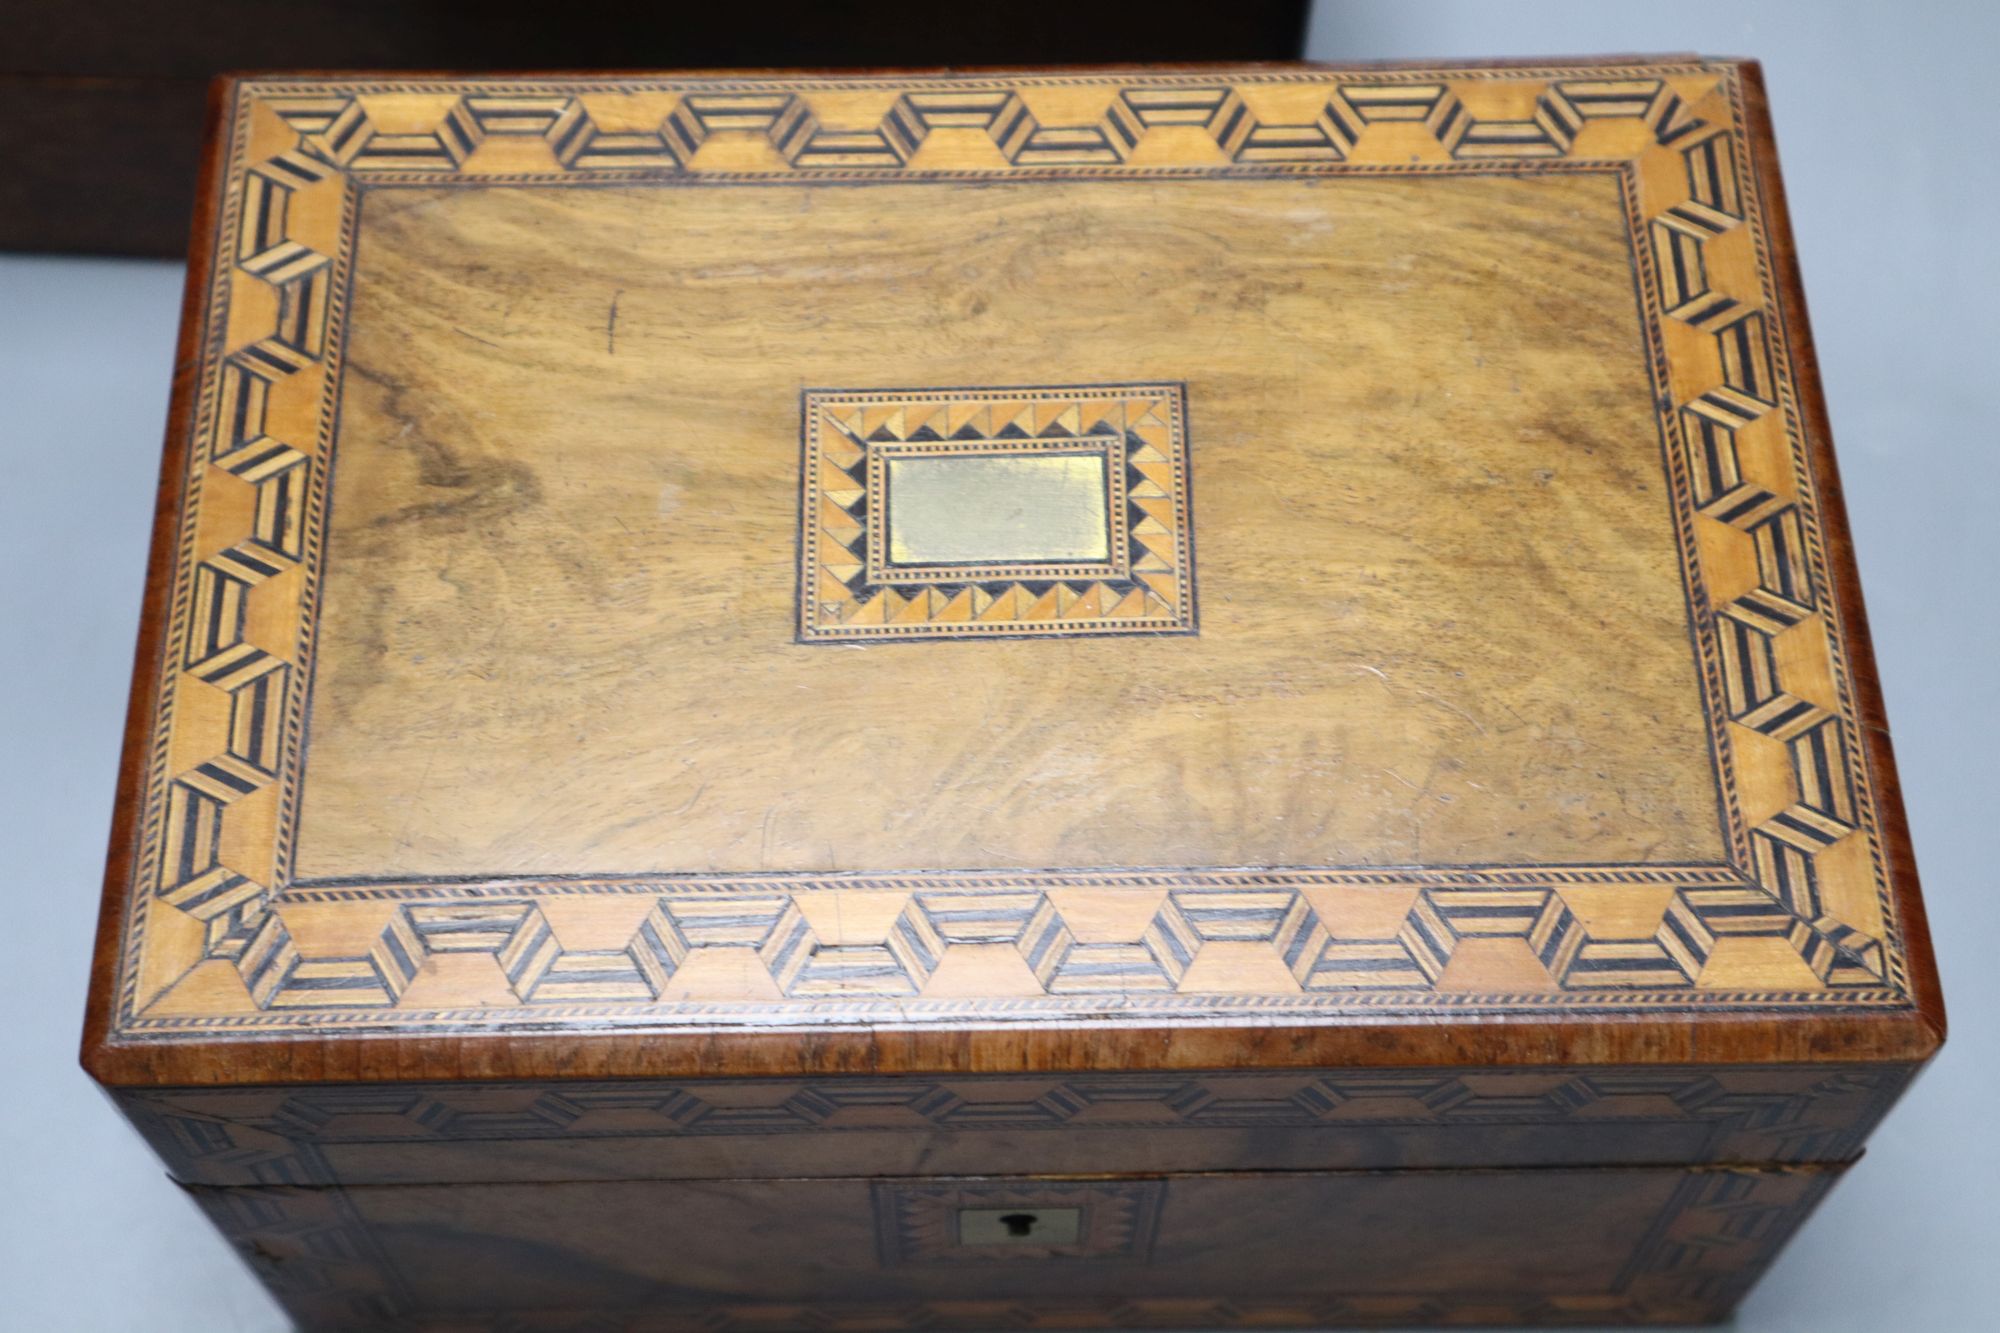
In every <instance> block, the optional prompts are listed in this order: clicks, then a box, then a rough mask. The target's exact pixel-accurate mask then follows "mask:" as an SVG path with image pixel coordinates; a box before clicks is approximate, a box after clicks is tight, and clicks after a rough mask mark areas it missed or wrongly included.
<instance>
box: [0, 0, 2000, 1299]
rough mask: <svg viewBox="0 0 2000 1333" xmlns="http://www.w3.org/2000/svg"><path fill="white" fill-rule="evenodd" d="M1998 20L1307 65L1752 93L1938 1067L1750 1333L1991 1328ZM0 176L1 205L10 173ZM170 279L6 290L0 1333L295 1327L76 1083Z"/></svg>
mask: <svg viewBox="0 0 2000 1333" xmlns="http://www.w3.org/2000/svg"><path fill="white" fill-rule="evenodd" d="M1996 45H2000V10H1996V8H1994V7H1992V6H1990V5H1983V4H1982V5H1977V6H1975V5H1972V4H1952V3H1946V2H1944V0H1938V2H1936V3H1928V4H1924V3H1902V4H1886V3H1882V2H1881V0H1868V2H1866V3H1861V2H1848V3H1839V4H1817V5H1814V4H1805V3H1799V4H1779V3H1747V2H1745V0H1738V2H1737V3H1712V2H1708V0H1703V2H1699V3H1697V2H1695V0H1676V2H1675V3H1670V4H1656V5H1646V6H1640V5H1632V4H1613V3H1604V2H1603V0H1598V2H1596V3H1592V2H1590V0H1571V2H1569V3H1554V2H1541V3H1537V2H1535V0H1515V2H1514V3H1508V4H1478V3H1437V2H1418V3H1389V2H1386V0H1385V2H1382V3H1376V2H1374V0H1369V2H1365V3H1364V2H1361V0H1350V2H1348V3H1339V2H1337V0H1335V2H1327V0H1323V2H1322V3H1321V5H1320V7H1319V10H1318V12H1317V14H1316V15H1315V20H1314V25H1313V30H1312V43H1311V53H1312V55H1313V56H1314V57H1315V58H1319V59H1329V60H1331V59H1365V58H1372V57H1425V56H1501V55H1524V56H1534V55H1552V54H1574V53H1580V52H1588V53H1601V52H1615V51H1685V50H1699V51H1704V52H1708V53H1712V54H1726V55H1754V56H1758V57H1760V58H1762V59H1763V60H1764V61H1765V63H1766V71H1767V74H1768V76H1769V80H1770V86H1771V96H1772V102H1773V106H1774V110H1775V116H1776V120H1777V128H1778V137H1779V141H1780V143H1781V144H1782V145H1783V148H1784V155H1785V168H1786V178H1787V182H1788V184H1789V187H1790V192H1791V200H1792V212H1793V216H1794V220H1795V223H1796V227H1797V237H1798V246H1799V252H1800V254H1801V256H1802V260H1803V264H1804V268H1805V280H1806V289H1807V292H1808V295H1809V298H1810V300H1811V303H1812V311H1813V317H1814V318H1813V324H1814V329H1815V332H1816V334H1817V336H1818V342H1819V350H1820V355H1821V359H1822V367H1823V369H1824V372H1825V378H1826V383H1827V389H1828V393H1829V396H1830V398H1831V404H1832V413H1833V422H1834V429H1835V433H1836V436H1837V438H1838V442H1839V449H1840V456H1841V460H1842V463H1843V467H1844V472H1845V476H1846V480H1847V491H1848V499H1849V504H1850V506H1851V510H1852V518H1853V524H1854V530H1855V540H1856V544H1857V546H1858V547H1859V551H1860V559H1861V569H1862V576H1863V580H1864V582H1865V584H1866V589H1867V596H1868V603H1869V609H1870V611H1871V613H1872V619H1873V622H1874V628H1875V641H1876V647H1877V651H1878V653H1879V655H1880V658H1881V668H1882V677H1883V681H1884V685H1885V688H1886V690H1887V693H1888V705H1889V715H1890V718H1891V722H1892V725H1893V729H1894V732H1895V736H1896V743H1897V753H1898V757H1899V759H1900V760H1901V765H1902V774H1903V780H1904V787H1905V791H1906V794H1907V797H1908V801H1909V813H1910V821H1911V824H1912V826H1913V828H1914V831H1915V836H1916V844H1917V851H1918V857H1919V861H1920V863H1921V866H1922V869H1923V872H1924V875H1925V881H1926V887H1927V889H1928V897H1929V901H1930V909H1931V922H1932V927H1933V930H1934V932H1935V934H1936V937H1937V944H1938V952H1939V954H1940V965H1941V967H1942V969H1943V972H1944V975H1945V984H1946V991H1947V994H1948V998H1949V1001H1950V1004H1951V1007H1952V1011H1953V1016H1954V1020H1955V1027H1956V1030H1957V1035H1956V1037H1955V1038H1954V1039H1953V1044H1952V1045H1951V1046H1950V1047H1949V1048H1948V1049H1947V1050H1946V1052H1945V1054H1944V1056H1943V1057H1942V1059H1941V1060H1940V1061H1939V1063H1938V1065H1937V1066H1936V1067H1935V1068H1934V1069H1933V1070H1932V1072H1931V1073H1930V1074H1929V1075H1928V1076H1927V1077H1926V1078H1925V1079H1924V1080H1923V1081H1922V1082H1921V1083H1920V1084H1919V1085H1918V1087H1917V1088H1916V1090H1915V1091H1914V1092H1912V1093H1911V1094H1910V1096H1909V1097H1908V1098H1907V1099H1906V1101H1905V1103H1904V1104H1903V1106H1902V1107H1901V1108H1900V1109H1899V1110H1898V1111H1897V1112H1896V1113H1895V1115H1894V1116H1893V1117H1892V1118H1891V1119H1890V1121H1889V1123H1888V1124H1887V1126H1886V1127H1885V1128H1884V1129H1883V1130H1882V1132H1881V1133H1880V1135H1878V1136H1877V1138H1876V1140H1875V1142H1874V1146H1873V1148H1872V1150H1871V1152H1870V1155H1869V1158H1868V1160H1867V1161H1866V1162H1865V1163H1864V1164H1863V1165H1862V1166H1861V1167H1859V1168H1858V1169H1856V1170H1855V1171H1854V1172H1853V1173H1852V1174H1851V1175H1850V1176H1849V1178H1848V1179H1847V1180H1846V1181H1845V1182H1844V1183H1843V1184H1842V1185H1841V1187H1840V1188H1839V1189H1838V1190H1836V1191H1835V1192H1834V1194H1833V1195H1832V1197H1831V1198H1830V1199H1829V1200H1828V1202H1827V1204H1826V1205H1825V1207H1824V1208H1823V1209H1822V1210H1821V1212H1820V1214H1819V1216H1818V1217H1817V1219H1815V1221H1814V1222H1813V1223H1812V1224H1811V1225H1810V1226H1809V1227H1808V1228H1807V1229H1806V1231H1805V1232H1804V1233H1803V1234H1802V1235H1801V1236H1800V1238H1799V1239H1798V1240H1797V1242H1796V1243H1795V1244H1794V1245H1793V1246H1792V1247H1791V1248H1790V1250H1789V1251H1788V1252H1787V1253H1786V1255H1785V1256H1784V1258H1783V1259H1782V1260H1781V1261H1780V1263H1779V1265H1778V1267H1777V1269H1776V1271H1774V1272H1773V1274H1772V1275H1771V1277H1770V1279H1769V1280H1768V1281H1767V1282H1765V1284H1764V1285H1763V1286H1762V1287H1761V1288H1760V1289H1759V1290H1758V1291H1757V1292H1756V1294H1755V1295H1753V1296H1752V1297H1751V1298H1750V1300H1749V1302H1748V1303H1747V1304H1746V1306H1745V1307H1744V1310H1743V1313H1742V1315H1741V1318H1740V1320H1739V1325H1738V1326H1739V1327H1740V1328H1742V1329H1744V1330H1748V1331H1754V1333H1780V1331H1781V1330H1800V1331H1801V1333H1804V1331H1806V1330H1810V1331H1811V1333H1845V1331H1846V1330H1857V1331H1858V1330H1877V1329H1924V1330H1933V1331H1946V1333H1949V1331H1951V1330H1974V1329H1989V1328H1994V1327H1996V1326H2000V1315H1996V1313H1995V1312H1996V1310H2000V1301H1996V1292H1995V1290H1994V1287H1995V1273H1996V1269H2000V1253H1996V1250H2000V1225H1996V1218H2000V1205H1996V1201H1995V1199H1994V1195H1995V1192H1996V1188H2000V1170H1996V1149H1995V1144H1996V1140H2000V1126H1996V1125H1995V1124H1994V1112H1995V1109H1996V1093H2000V1087H1996V1077H1995V1072H1994V1071H1995V1066H1996V1057H1997V1056H2000V1045H1996V1041H1995V1037H1994V1032H1993V1020H1994V1016H1995V1014H1996V1012H2000V983H1996V971H1997V970H2000V969H1996V967H1995V963H1994V958H1995V955H1994V953H1993V952H1992V950H1994V949H1995V948H1996V945H2000V911H1996V906H1995V901H1996V897H1995V892H1994V888H1993V886H1992V883H1991V880H1992V878H1993V875H1992V866H1993V865H1994V862H1995V856H1994V854H1993V852H1992V850H1991V849H1989V848H1988V847H1987V845H1986V841H1985V835H1986V834H1987V833H1988V832H1989V831H1991V830H1989V829H1988V828H1987V827H1986V821H1988V820H1997V821H2000V813H1996V811H1995V809H1994V800H1995V795H1996V790H2000V784H1996V782H1995V780H1994V769H1995V763H1996V756H2000V725H1996V722H1995V711H1996V705H2000V688H1996V684H1995V680H1996V671H1995V663H1996V656H2000V631H1996V627H1995V618H1994V614H1993V608H1994V596H1993V592H1992V580H1991V571H1992V569H1993V568H1994V567H1995V564H1996V562H2000V524H1996V523H1995V522H1994V519H1993V515H1994V513H1995V512H1996V495H1995V490H1996V486H2000V462H1996V457H1995V451H1996V449H1997V448H2000V440H1996V438H1995V431H1994V426H1995V416H1996V413H1995V401H1996V399H1995V389H1994V379H1995V377H1996V369H1997V368H1996V365H1995V347H1996V341H1995V336H1994V335H1995V332H1996V316H1995V306H1994V297H1995V291H1994V281H1993V279H1994V273H1995V257H1994V256H1995V246H1994V244H1993V236H1992V224H1991V221H1990V219H1991V215H1992V213H1993V212H1994V210H1995V208H1996V205H2000V189H1996V184H2000V182H1996V166H1995V162H1996V154H1995V151H1994V148H1993V145H1992V143H1991V139H1992V136H1993V133H1994V131H1993V125H1994V112H1995V106H1996V102H1997V101H2000V98H1996V95H1995V94H1994V93H1993V91H1992V90H1991V88H1990V86H1989V84H1990V80H1991V76H1990V73H1989V71H1990V69H1991V68H1992V64H1993V53H1994V51H1995V49H1996ZM5 165H6V164H4V163H0V171H3V170H5ZM179 281H180V275H179V270H178V268H177V267H176V266H173V265H168V264H146V263H126V262H117V261H86V260H51V259H29V258H20V257H8V256H0V546H3V547H4V553H0V568H4V569H6V570H7V571H8V575H7V577H6V578H4V579H0V849H4V852H5V855H6V866H7V871H8V874H7V878H6V881H5V883H4V885H0V893H4V894H5V895H7V900H6V906H5V909H4V912H0V920H4V921H5V922H6V923H7V927H8V938H6V939H5V941H4V943H0V948H4V950H5V953H6V957H7V965H6V966H5V967H4V968H0V1015H4V1016H5V1023H4V1026H0V1070H4V1071H5V1072H4V1074H0V1079H4V1084H5V1095H4V1096H0V1144H4V1149H3V1150H0V1151H4V1156H0V1327H4V1328H20V1329H24V1330H27V1329H35V1330H43V1329H51V1330H68V1329H74V1330H85V1331H89V1330H122V1329H144V1330H149V1331H152V1333H177V1331H180V1330H186V1331H187V1333H230V1331H242V1333H249V1331H252V1330H257V1331H262V1330H274V1329H278V1328H281V1327H283V1324H282V1321H281V1320H280V1319H279V1317H278V1315H277V1313H276V1311H275V1309H274V1308H273V1307H272V1306H271V1304H270V1303H269V1301H268V1300H267V1299H266V1298H265V1297H264V1296H263V1294H262V1293H261V1292H260V1291H259V1290H258V1288H257V1287H256V1285H255V1284H254V1283H253V1282H252V1281H251V1279H250V1278H249V1276H248V1275H247V1273H246V1272H245V1271H244V1270H243V1269H242V1268H241V1267H240V1266H239V1265H238V1263H237V1262H236V1260H235V1258H234V1256H233V1255H232V1254H231V1253H230V1252H229V1250H228V1249H227V1248H226V1247H225V1246H224V1245H223V1243H222V1242H221V1241H220V1240H219V1239H217V1238H215V1237H214V1236H213V1235H212V1234H211V1233H210V1232H209V1230H208V1228H207V1226H206V1224H205V1222H203V1220H202V1219H201V1218H200V1217H199V1216H198V1215H197V1213H196V1211H195V1209H194V1208H193V1207H192V1205H190V1204H189V1203H187V1202H186V1201H185V1200H183V1199H182V1198H181V1197H180V1195H179V1193H178V1192H177V1191H176V1190H175V1189H174V1188H173V1187H172V1186H170V1185H169V1184H167V1183H166V1181H165V1180H164V1179H163V1178H162V1176H161V1174H160V1171H159V1169H158V1167H157V1166H156V1165H155V1163H154V1162H153V1160H152V1159H151V1157H150V1156H149V1155H148V1153H147V1152H146V1151H145V1150H144V1149H143V1148H142V1147H141V1146H140V1145H139V1143H138V1141H137V1140H136V1139H135V1138H134V1137H133V1136H132V1135H131V1134H130V1132H129V1131H127V1130H126V1129H125V1128H124V1126H123V1125H122V1124H121V1123H120V1122H119V1121H118V1120H117V1118H116V1117H115V1116H114V1115H113V1113H112V1112H111V1110H110V1108H109V1107H108V1106H107V1105H106V1104H105V1103H104V1102H103V1101H102V1100H101V1099H100V1098H99V1097H98V1096H97V1094H96V1093H95V1092H94V1091H93V1090H92V1088H91V1086H90V1085H89V1083H88V1082H87V1080H85V1078H84V1077H83V1075H82V1074H80V1073H79V1072H77V1069H76V1065H75V1057H74V1049H75V1041H76V1035H77V1025H78V1015H79V1013H80V1011H81V1007H82V997H83V989H84V969H85V964H86V961H87V959H88V957H89V950H90V938H91V931H92V926H93V921H94V917H95V910H96V899H97V883H98V875H99V872H100V864H101V857H102V853H103V838H104V832H105V827H106V822H107V820H108V817H109V806H110V798H111V790H112V780H113V772H114V768H115V764H116V760H117V751H118V741H119V733H120V727H121V725H122V711H123V708H124V695H125V687H126V680H127V672H128V670H129V658H130V652H131V643H132V634H133V627H134V624H135V622H136V616H137V610H138V599H139V589H140V583H141V574H142V569H143V563H144V542H145V533H146V526H147V522H148V518H149V513H150V498H149V497H150V491H151V487H152V483H153V473H154V467H155V464H156V460H157V450H158V447H159V436H160V429H161V424H162V420H163V416H164V412H165V407H166V400H167V382H168V375H169V372H170V370H171V360H172V356H173V340H174V325H175V319H176V314H177V305H178V297H179Z"/></svg>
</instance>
